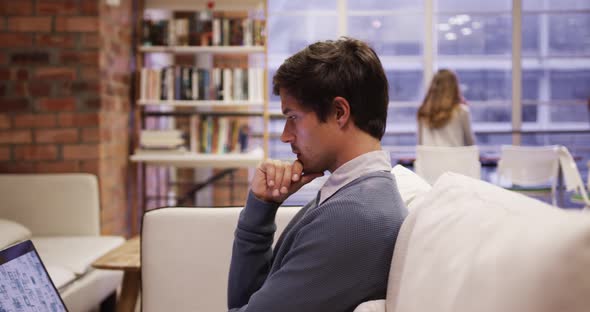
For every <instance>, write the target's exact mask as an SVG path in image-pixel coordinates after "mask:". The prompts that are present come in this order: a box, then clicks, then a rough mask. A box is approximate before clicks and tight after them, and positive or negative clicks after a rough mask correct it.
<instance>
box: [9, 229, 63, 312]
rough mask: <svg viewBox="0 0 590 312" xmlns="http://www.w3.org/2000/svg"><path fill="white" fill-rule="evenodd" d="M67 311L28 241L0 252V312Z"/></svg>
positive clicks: (33, 247)
mask: <svg viewBox="0 0 590 312" xmlns="http://www.w3.org/2000/svg"><path fill="white" fill-rule="evenodd" d="M9 311H18V312H29V311H31V312H32V311H35V312H39V311H51V312H61V311H67V308H66V306H65V304H64V302H63V300H62V299H61V296H60V295H59V292H58V291H57V289H56V288H55V285H54V284H53V282H52V281H51V278H50V277H49V274H48V273H47V269H46V268H45V265H43V262H42V261H41V258H40V257H39V254H38V253H37V250H36V249H35V246H33V243H32V242H31V241H30V240H27V241H23V242H20V243H18V244H16V245H12V246H11V247H8V248H6V249H4V250H1V251H0V312H9Z"/></svg>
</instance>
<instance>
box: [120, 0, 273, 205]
mask: <svg viewBox="0 0 590 312" xmlns="http://www.w3.org/2000/svg"><path fill="white" fill-rule="evenodd" d="M140 3H141V4H140V8H141V10H142V12H143V13H142V15H143V14H144V13H148V15H147V16H148V18H150V19H152V20H158V19H160V20H161V19H162V18H163V19H169V22H170V18H175V17H174V16H175V14H176V13H180V15H182V16H186V14H187V13H188V12H199V11H201V10H204V9H205V8H207V5H208V1H204V0H140ZM244 11H247V12H248V14H247V15H244V16H247V17H248V18H252V19H259V20H262V19H264V20H268V19H267V16H266V15H267V13H266V1H262V0H239V1H236V0H221V1H215V3H214V7H213V14H214V16H219V18H223V16H224V15H223V12H228V13H229V14H228V15H227V16H228V18H233V17H234V16H242V15H241V14H242V12H244ZM154 12H155V13H154ZM216 13H222V14H220V15H215V14H216ZM235 13H237V15H235ZM183 14H184V15H183ZM154 16H155V17H154ZM180 18H184V17H180ZM238 18H239V17H238ZM143 26H144V25H143V24H141V25H139V24H138V25H137V27H139V29H138V31H139V33H140V34H143V31H144V30H143ZM262 33H264V32H263V31H262ZM139 37H140V38H141V35H140V36H139ZM143 42H144V41H143V40H141V41H139V42H138V44H139V46H137V48H136V65H137V68H138V69H143V68H144V67H145V68H152V69H154V68H155V69H160V68H163V66H168V65H162V64H163V63H166V62H169V60H172V62H173V63H172V64H174V65H177V64H180V66H188V67H191V66H192V67H194V68H200V69H212V68H214V67H215V68H244V67H243V66H245V65H244V64H246V65H247V66H248V67H249V68H264V69H265V70H263V71H261V72H262V73H263V76H262V84H260V88H261V89H260V90H256V91H257V93H258V92H260V94H256V95H254V96H253V97H249V98H248V97H246V98H248V100H160V99H146V97H145V96H144V94H143V93H142V91H141V90H142V84H141V83H140V84H139V86H138V90H140V92H138V94H137V95H136V96H137V97H138V98H136V102H135V103H136V116H137V118H138V120H139V122H138V125H139V126H137V127H136V133H137V134H138V136H139V133H140V132H141V131H142V130H158V129H160V128H159V127H160V124H159V121H158V125H157V126H155V128H153V127H154V119H152V118H161V117H163V118H172V121H171V122H170V123H168V121H167V120H166V119H162V120H163V122H162V130H166V129H167V128H166V127H168V126H170V127H171V129H179V130H180V129H182V130H183V132H185V135H188V140H187V145H190V144H193V143H194V140H193V138H194V135H195V133H199V132H200V133H201V134H202V133H203V132H202V131H201V130H202V129H199V130H197V131H193V130H192V128H190V127H191V126H192V122H193V119H196V118H193V116H198V115H203V116H212V117H214V118H217V117H219V118H221V117H228V118H258V119H260V120H261V121H262V122H263V124H264V130H265V131H264V132H263V133H267V131H266V130H267V128H268V124H269V118H270V114H269V113H268V94H267V93H268V92H267V88H268V86H267V77H266V76H267V74H266V68H268V65H267V62H268V61H267V59H266V55H267V47H266V46H264V45H262V46H261V45H259V44H260V41H256V40H253V41H252V43H251V44H254V45H244V46H236V45H230V46H194V45H172V46H161V45H143ZM152 42H155V41H152ZM158 44H161V43H158ZM191 59H193V60H194V63H193V64H189V63H187V62H190V61H187V60H191ZM224 59H226V60H227V64H225V63H224ZM146 60H148V61H147V62H146ZM153 60H155V61H153ZM162 60H165V61H164V62H162ZM220 60H221V61H220ZM177 61H178V62H179V63H176V62H177ZM218 61H220V64H221V65H214V64H217V63H216V62H218ZM240 62H246V63H240ZM234 63H235V64H236V65H235V67H234V65H233V64H234ZM138 76H139V77H138V78H139V80H141V79H142V78H141V73H138ZM255 76H256V75H255ZM256 77H260V76H256ZM158 79H161V78H158ZM257 79H258V78H257ZM157 81H159V80H157ZM154 85H155V86H158V85H160V83H159V82H156V83H154V82H153V80H152V82H151V85H148V86H145V85H143V87H144V88H146V87H148V88H150V87H151V88H153V87H154ZM144 90H145V89H144ZM150 90H151V89H150ZM175 92H176V91H175ZM156 97H157V96H156ZM224 97H225V96H224ZM229 98H232V97H229ZM242 98H243V97H242ZM187 115H188V117H189V118H190V120H191V121H190V125H189V126H188V127H189V130H190V131H186V128H187V125H186V123H185V121H184V120H185V119H182V120H181V119H177V118H186V117H187ZM148 118H150V119H148ZM258 119H256V122H258ZM148 120H149V124H146V123H147V122H148ZM179 120H180V122H179V123H178V124H177V123H176V122H177V121H179ZM249 135H252V133H250V134H249ZM183 137H184V136H183ZM136 141H137V142H138V144H137V145H136V146H135V147H134V148H136V150H135V151H134V152H133V154H132V155H130V161H131V162H133V163H135V164H137V165H138V167H137V168H138V169H139V173H140V174H139V175H140V176H141V180H142V183H143V186H142V187H141V188H140V189H142V190H143V191H142V199H141V202H142V204H143V205H144V209H146V208H147V206H151V207H153V205H148V204H147V202H148V201H149V200H155V201H156V202H157V204H156V206H161V205H170V201H169V200H168V198H170V197H169V196H178V195H181V194H180V193H176V189H177V188H182V191H180V192H182V196H180V198H187V195H186V194H188V193H186V189H187V184H190V183H193V182H194V183H196V184H194V185H192V186H191V189H192V190H193V191H196V192H204V195H205V199H204V201H203V199H199V205H202V203H204V202H206V201H207V200H208V199H207V198H208V197H207V194H208V192H212V188H210V187H207V188H205V186H206V185H210V184H211V183H215V181H217V180H218V179H221V178H223V177H224V176H226V175H229V177H230V178H229V179H228V180H229V181H233V179H234V178H233V172H234V171H236V170H235V169H238V168H254V167H256V166H257V165H258V164H259V163H260V162H261V161H262V160H263V159H264V158H265V157H266V153H267V150H268V135H266V134H263V139H262V145H263V146H261V147H256V148H255V149H253V150H252V149H248V151H249V152H245V153H237V152H232V153H223V154H218V153H196V152H194V149H192V150H191V148H190V147H188V146H187V148H188V149H189V150H190V151H186V152H179V151H174V150H171V151H158V150H142V149H140V147H139V138H138V139H137V140H136ZM191 147H192V146H191ZM179 168H180V169H181V170H177V169H179ZM190 169H195V170H194V171H193V174H194V176H193V177H192V178H189V180H187V179H186V177H187V175H186V173H187V172H190V171H188V170H190ZM218 169H221V170H218ZM228 172H229V173H228ZM188 176H190V174H189V175H188ZM183 179H184V180H183ZM190 179H193V180H192V181H191V180H190ZM149 183H151V184H150V185H148V184H149ZM229 183H234V182H229ZM179 185H180V186H179ZM231 185H232V186H231V188H232V190H231V191H230V192H229V194H233V184H231ZM195 186H196V188H192V187H195ZM148 187H149V188H150V190H151V192H147V189H148ZM172 189H174V190H173V191H170V190H172ZM201 189H203V190H201ZM200 190H201V191H200ZM194 194H196V193H194V192H193V193H192V195H194ZM232 196H233V195H230V198H232ZM148 197H150V198H151V199H148ZM177 198H179V197H177ZM172 204H183V203H182V202H177V203H172Z"/></svg>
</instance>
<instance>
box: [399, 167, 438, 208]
mask: <svg viewBox="0 0 590 312" xmlns="http://www.w3.org/2000/svg"><path fill="white" fill-rule="evenodd" d="M391 173H392V174H393V175H394V176H395V182H396V183H397V188H398V190H399V193H400V195H401V197H402V200H403V201H404V203H405V204H406V207H408V208H409V206H410V204H411V203H412V201H413V200H414V199H415V198H417V197H418V196H420V195H422V194H424V193H426V192H428V191H430V189H431V188H432V187H431V186H430V184H428V182H426V181H425V180H424V179H422V178H421V177H420V176H419V175H417V174H416V173H414V172H413V171H412V170H409V169H407V168H406V167H404V166H402V165H396V166H395V167H393V169H391Z"/></svg>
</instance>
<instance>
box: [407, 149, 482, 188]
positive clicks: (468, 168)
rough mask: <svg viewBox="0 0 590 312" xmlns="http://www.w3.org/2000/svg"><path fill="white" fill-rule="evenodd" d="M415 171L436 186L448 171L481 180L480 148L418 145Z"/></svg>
mask: <svg viewBox="0 0 590 312" xmlns="http://www.w3.org/2000/svg"><path fill="white" fill-rule="evenodd" d="M414 169H415V170H416V174H418V175H419V176H421V177H422V178H424V179H425V180H426V181H427V182H428V183H430V184H434V182H435V181H436V179H438V177H439V176H440V175H442V174H443V173H445V172H447V171H451V172H455V173H459V174H462V175H466V176H469V177H472V178H476V179H480V177H481V163H480V162H479V148H478V147H477V146H476V145H472V146H459V147H441V146H424V145H418V146H416V161H414Z"/></svg>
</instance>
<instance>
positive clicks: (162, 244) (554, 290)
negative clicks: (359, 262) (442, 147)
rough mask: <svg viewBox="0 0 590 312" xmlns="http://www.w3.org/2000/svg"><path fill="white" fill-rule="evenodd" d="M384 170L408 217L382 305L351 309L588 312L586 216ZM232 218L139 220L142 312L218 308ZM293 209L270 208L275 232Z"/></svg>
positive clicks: (208, 213) (182, 212)
mask: <svg viewBox="0 0 590 312" xmlns="http://www.w3.org/2000/svg"><path fill="white" fill-rule="evenodd" d="M393 172H394V174H395V176H396V180H397V181H398V187H399V189H400V193H401V195H402V198H403V199H404V201H405V202H406V203H407V206H408V209H409V215H408V217H407V219H406V220H405V221H404V224H403V225H402V228H401V230H400V233H399V236H398V240H397V242H396V246H395V251H394V254H393V259H392V267H391V270H390V274H389V283H388V291H387V298H386V299H385V300H377V301H370V302H365V303H362V304H361V305H359V306H358V307H357V308H356V310H355V312H383V311H387V312H393V311H395V312H416V311H437V312H451V311H452V312H474V311H485V312H487V311H490V312H491V311H505V312H510V311H514V312H550V311H551V312H555V311H569V312H582V311H590V296H589V294H590V274H589V272H590V214H588V212H587V211H566V210H561V209H558V208H555V207H552V206H549V205H546V204H544V203H542V202H540V201H537V200H534V199H531V198H528V197H525V196H524V195H520V194H517V193H513V192H511V191H508V190H504V189H502V188H499V187H496V186H494V185H491V184H488V183H486V182H482V181H479V180H475V179H472V178H468V177H465V176H461V175H458V174H452V173H446V174H444V175H443V176H441V178H439V179H438V180H437V182H436V183H435V185H434V186H433V187H432V189H431V188H430V186H429V185H428V184H426V183H425V182H424V181H423V180H421V179H420V178H419V177H418V176H416V175H415V174H413V173H412V172H410V171H408V170H406V169H403V168H401V167H396V168H394V170H393ZM239 211H240V208H162V209H158V210H153V211H150V212H147V213H146V214H145V215H144V221H143V230H142V231H143V233H142V243H141V244H142V251H141V254H142V307H143V311H145V312H154V311H167V310H168V309H169V307H172V306H173V307H174V310H175V311H207V312H213V311H226V310H227V308H226V288H227V274H228V268H229V261H230V255H231V245H232V241H233V232H234V229H235V225H236V222H237V217H238V214H239ZM296 211H297V208H283V207H281V208H280V209H279V212H278V217H277V218H278V219H277V227H278V231H279V232H280V231H282V229H283V228H284V226H285V224H286V223H287V222H288V220H289V219H290V218H291V217H292V216H293V215H294V214H295V213H296ZM276 235H277V236H275V238H276V237H278V235H280V233H277V234H276ZM285 304H286V305H288V299H286V302H285ZM291 310H292V309H291ZM291 310H289V311H291Z"/></svg>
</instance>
